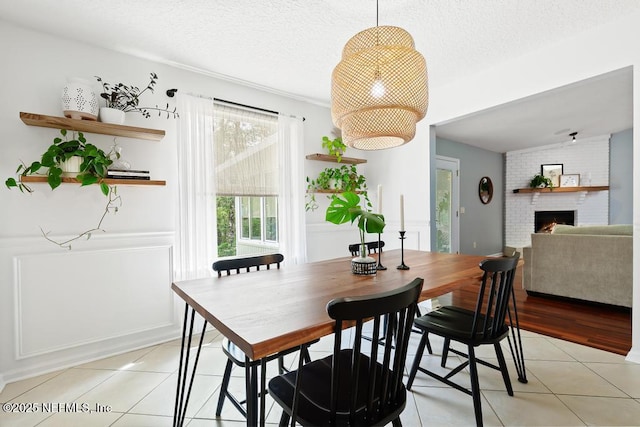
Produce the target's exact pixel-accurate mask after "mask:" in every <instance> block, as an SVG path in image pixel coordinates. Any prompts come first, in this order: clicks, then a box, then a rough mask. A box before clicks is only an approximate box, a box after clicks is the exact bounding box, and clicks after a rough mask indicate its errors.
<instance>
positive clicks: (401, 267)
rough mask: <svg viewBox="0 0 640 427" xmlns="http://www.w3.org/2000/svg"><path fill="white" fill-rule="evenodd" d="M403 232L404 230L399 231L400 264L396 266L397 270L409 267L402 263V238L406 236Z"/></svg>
mask: <svg viewBox="0 0 640 427" xmlns="http://www.w3.org/2000/svg"><path fill="white" fill-rule="evenodd" d="M404 233H405V231H401V232H400V265H399V266H398V267H397V268H398V270H408V269H409V267H408V266H406V265H405V263H404V239H406V237H404Z"/></svg>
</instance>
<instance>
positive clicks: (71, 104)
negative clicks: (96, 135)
mask: <svg viewBox="0 0 640 427" xmlns="http://www.w3.org/2000/svg"><path fill="white" fill-rule="evenodd" d="M98 107H99V104H98V95H96V93H95V92H94V90H93V89H92V88H91V84H90V83H89V81H88V80H85V79H81V78H78V77H74V78H70V79H69V82H68V83H67V84H66V85H65V86H64V87H63V88H62V112H63V113H64V116H65V117H68V118H70V119H75V120H98Z"/></svg>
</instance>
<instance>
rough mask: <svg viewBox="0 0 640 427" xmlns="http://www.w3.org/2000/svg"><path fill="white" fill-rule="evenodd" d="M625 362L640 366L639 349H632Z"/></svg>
mask: <svg viewBox="0 0 640 427" xmlns="http://www.w3.org/2000/svg"><path fill="white" fill-rule="evenodd" d="M624 360H626V361H627V362H633V363H639V364H640V349H639V348H638V347H631V350H629V353H628V354H627V357H625V359H624Z"/></svg>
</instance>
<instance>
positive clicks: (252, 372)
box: [245, 356, 258, 426]
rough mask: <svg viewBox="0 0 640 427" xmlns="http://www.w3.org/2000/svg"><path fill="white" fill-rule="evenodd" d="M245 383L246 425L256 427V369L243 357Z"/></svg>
mask: <svg viewBox="0 0 640 427" xmlns="http://www.w3.org/2000/svg"><path fill="white" fill-rule="evenodd" d="M245 381H246V393H247V394H246V396H247V425H248V426H257V425H258V367H257V366H256V365H255V364H252V363H251V359H249V357H248V356H245Z"/></svg>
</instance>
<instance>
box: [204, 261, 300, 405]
mask: <svg viewBox="0 0 640 427" xmlns="http://www.w3.org/2000/svg"><path fill="white" fill-rule="evenodd" d="M283 261H284V256H283V255H282V254H266V255H258V256H252V257H246V258H232V259H224V260H219V261H216V262H214V263H213V266H212V267H213V271H216V272H217V273H218V277H222V273H223V272H224V273H226V275H227V276H228V275H231V274H233V273H234V272H235V274H240V273H242V272H245V271H246V272H250V271H258V270H260V268H266V269H267V270H269V269H271V266H274V265H275V266H276V268H278V269H279V268H280V263H281V262H283ZM252 269H255V270H252ZM222 351H223V352H224V354H225V355H226V356H227V364H226V366H225V370H224V375H223V377H222V385H221V386H220V396H219V397H218V406H217V409H216V416H218V417H219V416H220V414H221V413H222V407H223V406H224V401H225V399H227V398H228V399H229V401H230V402H231V403H232V404H233V406H235V407H236V409H238V411H240V413H241V414H242V415H243V416H244V417H245V418H246V416H247V411H246V408H245V407H244V406H243V405H245V404H246V399H244V400H239V399H238V398H237V397H236V396H234V395H233V394H232V393H231V392H230V391H229V381H230V380H231V371H232V369H233V366H234V365H235V366H238V367H241V368H245V367H246V357H245V354H244V353H243V352H242V350H240V349H239V348H238V347H237V346H236V345H235V344H233V343H232V342H231V341H229V340H228V339H227V338H226V337H225V338H224V339H223V340H222ZM296 351H298V347H294V348H291V349H288V350H284V351H281V352H279V353H276V354H273V355H271V356H268V357H267V358H266V362H270V361H272V360H275V359H277V360H278V372H279V373H280V374H283V373H285V372H286V371H287V370H286V368H285V366H284V356H286V355H288V354H291V353H294V352H296ZM301 358H302V359H303V360H304V361H305V362H309V361H310V360H311V357H310V356H309V352H308V350H307V347H305V348H304V349H303V352H302V353H301ZM260 364H261V361H260V360H253V361H251V362H250V366H260ZM264 389H265V388H264V385H263V386H262V387H261V390H264Z"/></svg>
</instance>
